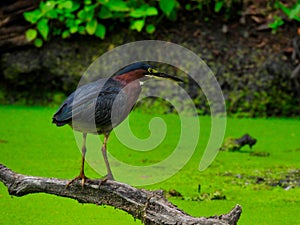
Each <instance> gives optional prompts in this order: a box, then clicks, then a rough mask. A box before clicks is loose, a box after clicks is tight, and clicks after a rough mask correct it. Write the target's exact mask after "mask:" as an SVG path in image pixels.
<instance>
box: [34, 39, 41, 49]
mask: <svg viewBox="0 0 300 225" xmlns="http://www.w3.org/2000/svg"><path fill="white" fill-rule="evenodd" d="M34 45H35V46H36V47H38V48H40V47H42V45H43V40H42V39H40V38H37V39H35V41H34Z"/></svg>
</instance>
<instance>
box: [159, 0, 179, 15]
mask: <svg viewBox="0 0 300 225" xmlns="http://www.w3.org/2000/svg"><path fill="white" fill-rule="evenodd" d="M175 3H176V2H175V0H160V1H159V7H160V9H161V10H162V11H163V13H164V14H166V15H167V16H169V15H170V14H171V12H172V11H173V9H174V7H175Z"/></svg>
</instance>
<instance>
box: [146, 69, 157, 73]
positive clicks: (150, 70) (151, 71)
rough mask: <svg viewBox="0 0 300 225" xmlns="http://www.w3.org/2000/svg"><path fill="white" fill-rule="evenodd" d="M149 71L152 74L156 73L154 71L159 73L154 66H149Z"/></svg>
mask: <svg viewBox="0 0 300 225" xmlns="http://www.w3.org/2000/svg"><path fill="white" fill-rule="evenodd" d="M148 72H149V73H150V74H154V73H157V72H158V71H157V70H156V69H153V68H148Z"/></svg>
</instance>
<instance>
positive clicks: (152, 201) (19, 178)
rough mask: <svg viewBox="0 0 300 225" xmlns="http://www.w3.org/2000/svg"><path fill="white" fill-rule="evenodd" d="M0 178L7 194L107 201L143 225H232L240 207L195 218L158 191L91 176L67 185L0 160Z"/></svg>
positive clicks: (92, 201) (103, 203) (88, 201)
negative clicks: (19, 170) (16, 169)
mask: <svg viewBox="0 0 300 225" xmlns="http://www.w3.org/2000/svg"><path fill="white" fill-rule="evenodd" d="M0 181H1V182H3V183H4V184H5V185H6V186H7V188H8V192H9V194H10V195H14V196H24V195H27V194H32V193H40V192H43V193H48V194H54V195H57V196H61V197H67V198H72V199H76V200H77V201H78V202H80V203H92V204H96V205H110V206H113V207H116V208H118V209H121V210H124V211H126V212H128V213H129V214H131V215H132V216H133V217H134V218H137V219H140V220H141V221H142V222H143V223H144V224H145V225H158V224H160V225H161V224H163V225H171V224H173V225H175V224H176V225H183V224H184V225H213V224H214V225H235V224H237V221H238V220H239V217H240V215H241V213H242V209H241V207H240V206H239V205H237V206H235V207H234V208H233V209H232V210H231V211H230V212H229V213H228V214H225V215H221V216H214V217H210V218H204V217H201V218H195V217H192V216H190V215H188V214H187V213H185V212H183V211H182V210H180V209H178V208H177V207H176V206H174V205H173V204H172V203H170V202H169V201H168V200H167V199H166V198H165V197H164V196H163V192H162V191H147V190H144V189H137V188H134V187H132V186H129V185H127V184H124V183H120V182H116V181H106V182H104V183H101V184H100V181H99V180H98V181H97V180H93V181H89V182H88V183H86V184H85V186H84V187H82V186H81V184H80V182H74V183H73V184H72V185H70V186H69V187H68V188H66V184H67V182H68V180H61V179H57V178H43V177H34V176H26V175H22V174H17V173H15V172H13V171H12V170H10V169H9V168H7V167H5V166H4V165H2V164H0Z"/></svg>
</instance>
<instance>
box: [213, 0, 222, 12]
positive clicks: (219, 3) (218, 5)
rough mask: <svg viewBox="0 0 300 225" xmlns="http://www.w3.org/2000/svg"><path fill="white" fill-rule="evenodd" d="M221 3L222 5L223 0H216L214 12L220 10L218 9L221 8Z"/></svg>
mask: <svg viewBox="0 0 300 225" xmlns="http://www.w3.org/2000/svg"><path fill="white" fill-rule="evenodd" d="M223 5H224V1H219V2H216V4H215V12H216V13H218V12H220V10H221V9H222V7H223Z"/></svg>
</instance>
